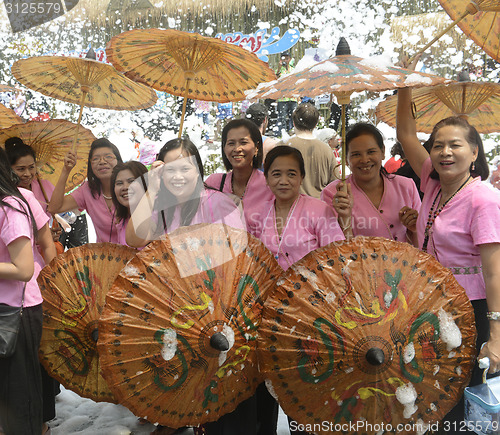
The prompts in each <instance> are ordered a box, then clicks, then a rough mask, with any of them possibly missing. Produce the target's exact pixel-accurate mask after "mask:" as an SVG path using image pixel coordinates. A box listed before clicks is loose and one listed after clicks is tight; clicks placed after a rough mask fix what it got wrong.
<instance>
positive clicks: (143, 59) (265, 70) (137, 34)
mask: <svg viewBox="0 0 500 435" xmlns="http://www.w3.org/2000/svg"><path fill="white" fill-rule="evenodd" d="M106 55H107V58H108V60H109V61H110V62H111V63H112V64H113V65H114V66H115V68H116V69H117V70H119V71H124V72H126V75H127V76H128V77H130V78H132V79H133V80H136V81H139V82H141V83H147V84H148V85H149V86H151V87H152V88H154V89H156V90H158V91H164V92H167V93H169V94H172V95H176V96H181V97H184V107H183V111H182V118H181V128H180V133H179V134H181V132H182V123H183V121H184V114H185V103H186V99H187V98H193V99H197V100H205V101H217V102H220V103H225V102H229V101H239V100H243V99H245V94H244V91H246V90H248V89H252V88H255V87H256V86H257V85H258V84H259V83H261V82H267V81H269V80H273V79H274V78H276V76H275V74H274V72H273V71H272V70H271V69H270V68H269V66H268V65H267V64H266V63H265V62H263V61H262V60H260V59H259V58H258V57H257V56H256V55H255V54H253V53H251V52H249V51H247V50H245V49H243V48H241V47H238V46H236V45H232V44H228V43H227V42H224V41H221V40H220V39H217V38H207V37H204V36H201V35H199V34H197V33H187V32H181V31H179V30H171V29H169V30H160V29H135V30H131V31H129V32H124V33H122V34H120V35H117V36H115V37H113V38H112V39H111V41H110V42H109V44H108V46H107V48H106Z"/></svg>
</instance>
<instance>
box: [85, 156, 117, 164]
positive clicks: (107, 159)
mask: <svg viewBox="0 0 500 435" xmlns="http://www.w3.org/2000/svg"><path fill="white" fill-rule="evenodd" d="M101 159H102V160H104V161H105V162H106V163H112V162H114V161H115V160H116V156H115V155H114V154H106V155H105V156H96V157H92V159H91V160H90V163H92V164H93V165H94V164H96V163H99V162H100V161H101Z"/></svg>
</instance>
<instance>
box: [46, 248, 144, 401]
mask: <svg viewBox="0 0 500 435" xmlns="http://www.w3.org/2000/svg"><path fill="white" fill-rule="evenodd" d="M135 252H136V250H135V249H132V248H129V247H127V246H121V245H115V244H112V243H90V244H86V245H83V246H79V247H77V248H72V249H69V250H68V251H66V252H65V253H64V254H61V255H59V256H58V257H56V258H55V259H54V260H52V261H51V263H50V264H49V265H47V266H45V267H44V268H43V269H42V271H41V272H40V275H39V276H38V284H39V285H40V290H41V291H42V296H43V331H42V341H41V343H40V361H41V363H42V364H43V366H44V367H45V369H46V370H47V372H48V373H49V374H50V375H51V376H52V377H53V378H55V379H57V380H58V381H59V382H61V384H63V385H64V387H66V388H68V389H70V390H72V391H74V392H75V393H78V394H79V395H80V396H83V397H87V398H89V399H92V400H94V401H97V402H116V400H115V398H114V396H113V394H112V393H111V391H110V390H109V388H108V386H107V384H106V381H105V380H104V378H103V377H102V375H101V364H100V360H99V355H98V353H97V346H96V342H97V337H98V335H99V331H98V320H99V316H100V314H101V311H102V309H103V307H104V299H105V298H106V294H107V292H108V290H109V289H110V287H111V285H112V284H113V282H114V280H115V278H116V276H117V275H118V273H119V272H120V270H121V269H122V268H123V267H124V266H125V265H126V264H127V262H128V261H129V260H130V259H131V258H132V257H133V256H134V254H135Z"/></svg>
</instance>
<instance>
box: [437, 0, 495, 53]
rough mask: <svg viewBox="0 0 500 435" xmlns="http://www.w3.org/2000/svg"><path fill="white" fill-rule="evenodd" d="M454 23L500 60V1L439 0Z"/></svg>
mask: <svg viewBox="0 0 500 435" xmlns="http://www.w3.org/2000/svg"><path fill="white" fill-rule="evenodd" d="M439 3H440V4H441V6H442V7H443V8H444V10H445V11H446V12H447V13H448V15H449V16H450V17H451V19H452V20H455V22H454V24H455V23H456V24H458V26H459V27H460V29H462V31H463V32H464V33H465V34H466V35H467V36H468V37H469V38H471V39H472V40H473V41H474V42H475V43H476V44H477V45H479V46H480V47H481V48H482V49H483V50H484V51H485V52H486V53H487V54H489V55H490V56H491V57H492V58H493V59H495V60H496V61H497V62H500V1H499V0H475V1H474V2H472V1H471V2H466V1H463V0H439Z"/></svg>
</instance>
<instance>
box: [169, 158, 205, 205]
mask: <svg viewBox="0 0 500 435" xmlns="http://www.w3.org/2000/svg"><path fill="white" fill-rule="evenodd" d="M183 153H184V154H183ZM163 161H164V162H165V165H164V166H163V168H162V171H163V176H162V179H163V182H164V184H165V187H166V188H167V189H168V190H169V191H170V192H171V193H172V195H174V196H175V197H176V198H177V201H179V202H181V201H186V200H188V199H189V198H190V197H191V195H192V194H193V192H194V190H195V188H196V185H197V183H198V181H199V180H201V177H200V172H199V170H198V165H197V164H196V160H195V158H194V157H193V156H190V155H187V154H186V152H185V151H184V150H183V149H182V148H177V149H175V150H171V151H168V152H167V153H166V154H165V157H164V159H163Z"/></svg>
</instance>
